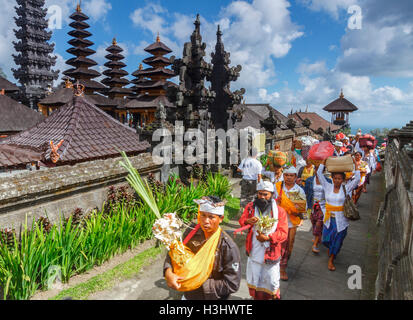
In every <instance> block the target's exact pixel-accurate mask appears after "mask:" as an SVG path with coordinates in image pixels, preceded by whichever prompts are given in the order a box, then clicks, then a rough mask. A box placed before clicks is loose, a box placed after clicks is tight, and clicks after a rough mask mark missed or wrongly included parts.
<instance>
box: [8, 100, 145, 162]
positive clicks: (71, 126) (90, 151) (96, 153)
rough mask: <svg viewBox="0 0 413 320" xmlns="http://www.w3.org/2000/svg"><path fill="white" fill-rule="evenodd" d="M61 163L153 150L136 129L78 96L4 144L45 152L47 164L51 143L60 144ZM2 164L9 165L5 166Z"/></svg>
mask: <svg viewBox="0 0 413 320" xmlns="http://www.w3.org/2000/svg"><path fill="white" fill-rule="evenodd" d="M61 140H64V142H63V144H62V145H61V147H60V148H59V149H58V154H59V155H60V159H59V162H58V164H59V163H67V162H72V163H73V162H83V161H88V160H92V159H99V158H110V157H116V156H119V151H125V152H126V153H128V154H137V153H141V152H145V151H146V150H147V149H148V148H149V147H150V145H149V143H148V142H146V141H139V136H138V135H137V134H136V132H135V130H134V129H132V128H130V127H128V126H126V125H123V124H121V123H120V122H118V121H117V120H115V119H113V118H112V117H111V116H109V115H107V114H106V113H105V112H104V111H102V110H100V109H99V108H98V107H96V106H95V105H93V104H92V103H90V100H87V99H85V98H84V97H76V96H75V97H74V98H73V99H72V101H71V102H70V103H68V104H66V105H64V106H63V107H60V108H59V109H58V110H56V111H55V112H53V113H52V114H51V116H49V117H48V118H46V119H45V120H44V121H43V122H41V123H39V124H38V125H37V126H36V127H34V128H32V129H30V130H26V131H24V132H21V133H19V134H17V135H14V136H10V137H8V138H6V139H4V140H3V142H2V143H1V144H0V151H3V153H4V150H3V149H2V148H4V146H3V145H4V144H7V145H8V146H9V147H15V148H18V149H21V148H22V149H27V150H29V149H30V150H31V152H33V151H36V152H39V153H42V157H43V160H44V161H49V160H50V153H51V148H50V141H53V142H54V144H55V145H57V144H58V143H59V142H60V141H61ZM6 148H7V147H6ZM0 165H3V166H4V165H6V164H5V163H1V160H0Z"/></svg>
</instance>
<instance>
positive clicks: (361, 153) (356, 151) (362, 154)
mask: <svg viewBox="0 0 413 320" xmlns="http://www.w3.org/2000/svg"><path fill="white" fill-rule="evenodd" d="M357 153H358V154H359V155H361V156H363V154H362V153H361V152H360V151H356V152H354V155H356V154H357Z"/></svg>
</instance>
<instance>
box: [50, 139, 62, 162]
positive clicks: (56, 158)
mask: <svg viewBox="0 0 413 320" xmlns="http://www.w3.org/2000/svg"><path fill="white" fill-rule="evenodd" d="M63 142H64V140H63V139H62V140H60V142H59V143H58V144H57V145H56V146H55V145H54V144H53V141H52V140H50V149H51V151H50V160H52V162H53V163H57V161H59V158H60V155H59V154H58V153H57V150H59V148H60V147H61V146H62V144H63Z"/></svg>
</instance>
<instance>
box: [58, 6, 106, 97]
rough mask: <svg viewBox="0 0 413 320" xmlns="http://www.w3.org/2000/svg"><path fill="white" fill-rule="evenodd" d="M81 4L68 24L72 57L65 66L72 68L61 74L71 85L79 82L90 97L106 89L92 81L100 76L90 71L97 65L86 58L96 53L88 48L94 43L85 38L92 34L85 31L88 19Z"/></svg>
mask: <svg viewBox="0 0 413 320" xmlns="http://www.w3.org/2000/svg"><path fill="white" fill-rule="evenodd" d="M80 5H81V3H80V2H79V3H78V5H77V8H76V11H75V12H74V13H73V14H72V15H71V16H70V19H72V20H73V22H71V23H70V24H69V26H70V27H72V28H73V30H72V31H70V32H68V34H69V35H70V36H71V37H73V39H71V40H69V41H68V43H69V44H70V45H71V46H72V47H71V48H69V49H68V50H66V51H67V52H68V53H70V54H72V55H74V56H75V57H74V58H71V59H69V60H67V61H66V64H68V65H70V66H72V67H73V68H70V69H68V70H66V71H65V72H63V74H64V75H66V76H68V77H70V78H71V79H72V82H73V83H76V81H77V80H79V83H80V84H82V85H84V86H85V93H86V94H88V95H90V94H93V93H94V92H95V91H96V92H101V91H104V90H105V89H106V88H105V86H103V85H102V84H100V83H99V82H97V81H94V80H92V79H94V78H97V77H99V76H100V73H99V72H98V71H96V70H93V69H90V68H91V67H92V66H96V65H97V63H96V62H95V61H94V60H92V59H90V58H88V56H90V55H92V54H94V53H96V51H95V50H92V49H90V48H89V47H91V46H93V45H94V43H93V42H92V41H90V40H88V39H86V38H89V37H90V36H92V34H91V33H90V32H89V31H87V30H86V29H88V28H89V27H90V26H89V24H87V23H86V22H85V21H86V20H88V19H89V17H88V16H87V15H85V14H84V13H83V12H82V10H81V6H80Z"/></svg>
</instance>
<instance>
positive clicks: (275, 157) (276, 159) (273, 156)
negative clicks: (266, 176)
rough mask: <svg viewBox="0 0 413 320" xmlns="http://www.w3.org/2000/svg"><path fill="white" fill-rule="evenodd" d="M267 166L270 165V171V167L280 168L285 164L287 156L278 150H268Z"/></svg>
mask: <svg viewBox="0 0 413 320" xmlns="http://www.w3.org/2000/svg"><path fill="white" fill-rule="evenodd" d="M267 159H268V164H269V165H270V169H272V168H271V167H272V166H280V167H282V166H283V165H285V164H286V162H287V159H288V157H287V154H286V153H285V152H282V151H278V150H270V152H269V153H268V158H267Z"/></svg>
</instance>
